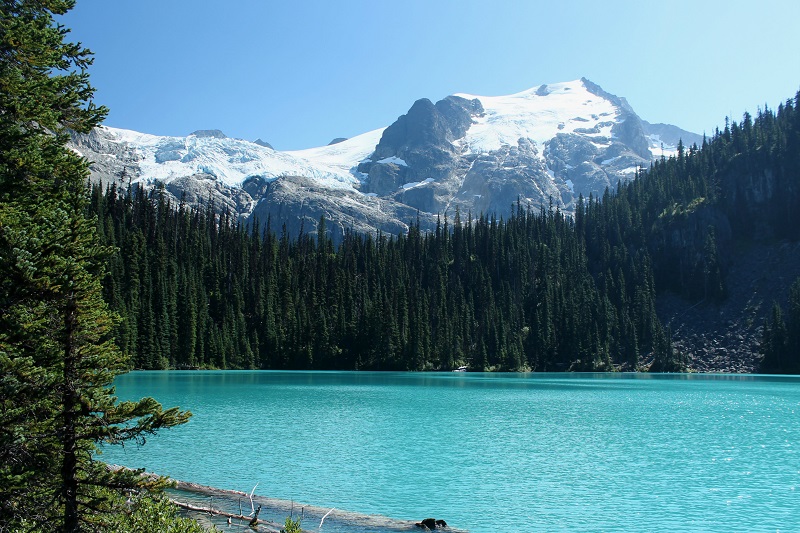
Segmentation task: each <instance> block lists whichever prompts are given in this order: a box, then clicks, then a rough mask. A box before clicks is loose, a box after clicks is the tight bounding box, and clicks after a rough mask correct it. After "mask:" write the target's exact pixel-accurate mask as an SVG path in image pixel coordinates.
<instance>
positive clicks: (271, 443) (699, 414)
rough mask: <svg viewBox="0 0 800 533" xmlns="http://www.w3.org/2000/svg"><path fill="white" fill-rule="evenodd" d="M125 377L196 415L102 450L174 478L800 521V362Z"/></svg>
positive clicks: (761, 523) (453, 519) (670, 517)
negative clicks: (694, 369)
mask: <svg viewBox="0 0 800 533" xmlns="http://www.w3.org/2000/svg"><path fill="white" fill-rule="evenodd" d="M116 385H117V393H118V395H119V397H120V399H129V398H139V397H141V396H143V395H151V396H154V397H155V398H156V399H158V400H159V401H160V402H162V403H163V404H164V405H165V406H174V405H179V406H180V407H181V408H184V409H189V410H191V411H192V412H193V413H194V417H193V418H192V420H191V422H189V423H188V424H186V425H185V426H182V427H179V428H173V429H171V430H168V431H164V432H162V433H160V434H159V435H157V436H155V437H152V438H150V439H149V440H148V442H147V444H146V445H145V446H144V447H142V448H138V449H137V448H136V447H135V446H130V445H129V446H127V447H125V448H124V449H120V448H117V447H113V448H106V450H105V452H104V454H103V456H102V459H103V460H105V461H107V462H110V463H118V464H123V465H126V466H131V467H145V468H146V469H147V470H149V471H153V472H157V473H160V474H165V475H169V476H170V477H173V478H175V479H181V480H186V481H193V482H196V483H201V484H206V485H212V486H216V487H221V488H228V489H236V490H241V491H245V492H250V490H251V489H252V488H253V486H254V485H255V484H256V483H258V488H257V491H256V492H257V493H259V494H264V495H268V496H272V497H275V498H282V499H286V500H293V501H295V502H302V503H305V504H314V505H318V506H321V507H326V508H330V507H336V509H342V510H350V511H358V512H363V513H370V514H372V513H374V514H380V515H385V516H389V517H394V518H399V519H409V520H421V519H423V518H426V517H435V518H442V519H445V520H446V521H447V522H448V523H449V524H450V525H452V526H455V527H457V528H461V529H467V530H469V531H473V532H481V531H504V532H509V531H521V532H526V531H670V530H671V531H694V532H701V531H719V532H722V531H771V532H775V531H781V532H784V531H800V513H798V510H800V455H798V449H799V448H800V377H776V376H714V375H712V376H704V375H679V376H664V375H655V376H650V375H639V374H621V375H618V374H472V373H434V374H430V373H367V372H362V373H355V372H258V371H253V372H250V371H241V372H239V371H226V372H192V371H186V372H134V373H130V374H127V375H124V376H120V377H119V378H118V380H117V383H116ZM334 515H335V513H334ZM332 516H333V515H332ZM328 524H329V522H328V521H326V522H325V526H326V529H324V531H328V529H327V527H328ZM304 525H305V524H304ZM316 525H317V524H313V526H314V527H313V529H316ZM345 530H346V528H345Z"/></svg>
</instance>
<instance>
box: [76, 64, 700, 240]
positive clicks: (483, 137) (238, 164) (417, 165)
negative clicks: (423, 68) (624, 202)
mask: <svg viewBox="0 0 800 533" xmlns="http://www.w3.org/2000/svg"><path fill="white" fill-rule="evenodd" d="M681 132H682V130H679V129H678V128H675V127H671V126H667V125H650V124H648V123H646V122H644V121H642V120H641V119H640V118H639V117H638V116H637V115H636V113H635V112H634V111H633V110H632V109H631V108H630V106H629V105H628V104H627V102H626V101H625V100H624V99H623V98H618V97H616V96H614V95H611V94H608V93H606V92H605V91H603V90H602V89H601V88H600V87H599V86H597V85H596V84H593V83H592V82H590V81H588V80H586V79H582V80H577V81H573V82H567V83H560V84H553V85H541V86H539V87H536V88H534V89H530V90H528V91H523V92H521V93H517V94H514V95H510V96H500V97H483V96H472V95H454V96H448V97H447V98H444V99H443V100H440V101H438V102H436V103H433V102H431V101H430V100H427V99H421V100H418V101H416V102H415V103H414V104H413V105H412V106H411V108H410V109H409V111H408V113H406V114H405V115H402V116H401V117H399V118H398V119H397V120H396V121H395V122H394V123H393V124H391V125H390V126H388V127H387V128H385V129H383V130H376V131H374V132H369V133H366V134H363V135H359V136H357V137H353V138H351V139H336V141H337V142H334V143H331V144H330V145H328V146H324V147H319V148H313V149H309V150H300V151H295V152H279V151H276V150H273V149H272V148H271V147H270V146H269V145H268V144H267V143H264V142H263V141H260V140H259V141H256V142H253V143H251V142H248V141H243V140H240V139H230V138H228V137H226V136H225V135H224V134H223V133H222V132H220V131H218V130H199V131H196V132H194V133H193V134H191V135H189V136H187V137H158V136H153V135H146V134H140V133H136V132H130V131H125V130H116V129H113V128H98V129H96V130H95V131H93V132H92V133H90V134H89V135H77V134H76V135H75V136H74V137H73V141H72V147H73V149H75V150H76V151H77V152H79V153H81V154H83V155H85V156H86V157H87V158H89V159H90V161H92V166H91V170H92V179H93V180H95V181H99V182H103V183H115V184H117V185H121V186H123V187H127V186H128V185H132V184H135V183H139V184H141V185H143V186H145V187H152V186H156V185H158V184H163V185H164V187H165V189H166V191H167V192H168V193H169V194H171V195H173V196H174V197H175V199H176V201H177V199H178V198H183V199H184V201H186V202H187V203H188V204H190V205H202V204H204V203H206V202H208V201H213V202H214V205H215V206H216V207H217V208H219V209H226V210H228V211H229V212H231V213H233V214H235V215H237V216H238V217H241V218H243V219H250V220H255V219H257V220H259V221H260V223H262V224H263V223H266V220H267V219H268V218H269V219H270V222H271V223H272V225H273V228H274V229H276V230H278V231H279V230H280V226H282V225H283V224H286V227H287V230H288V231H290V232H291V233H296V232H299V231H300V228H301V227H302V228H303V231H315V228H316V224H317V222H318V220H319V218H320V217H321V216H323V215H324V216H325V217H326V219H327V220H328V221H329V223H328V225H327V226H328V228H329V229H330V230H331V231H332V233H333V236H334V237H335V238H336V237H339V236H341V235H342V234H343V232H344V231H346V230H348V229H352V230H353V231H365V232H374V231H376V230H382V231H384V232H388V233H398V232H403V231H405V230H406V229H407V227H408V224H409V223H410V222H412V221H415V220H417V219H419V220H420V223H421V225H422V226H423V227H431V226H432V225H433V224H435V220H436V217H437V216H438V215H447V216H452V215H453V214H454V212H455V210H456V209H459V210H460V211H461V213H463V215H462V217H463V216H466V214H467V213H468V212H471V213H472V214H473V215H474V216H477V215H478V214H480V213H486V214H489V213H494V214H497V215H499V216H505V215H507V214H508V213H509V210H510V208H511V205H512V204H515V203H516V202H517V201H519V202H521V203H522V204H523V205H524V206H527V207H531V208H533V209H538V208H539V206H542V205H545V206H547V205H553V206H557V207H559V208H560V209H562V210H563V211H566V212H570V211H571V210H572V209H573V208H574V205H575V202H576V200H577V198H578V195H580V194H582V195H584V196H588V195H589V194H594V195H601V194H602V193H603V191H604V190H605V189H606V187H612V188H613V187H615V186H616V184H617V182H618V181H620V180H622V181H624V180H628V179H631V178H632V177H633V176H634V175H635V172H636V170H637V169H638V168H639V167H642V166H644V167H647V166H649V164H650V161H651V160H652V158H653V157H660V156H661V155H662V153H664V152H665V151H666V154H665V155H669V154H670V153H671V152H670V151H671V150H674V148H675V147H674V145H672V144H670V141H671V140H672V139H673V138H675V137H676V136H679V135H680V133H681ZM683 133H684V134H685V135H684V144H687V145H688V144H690V143H691V142H695V141H696V139H697V136H694V134H690V133H688V132H683ZM687 139H688V142H687Z"/></svg>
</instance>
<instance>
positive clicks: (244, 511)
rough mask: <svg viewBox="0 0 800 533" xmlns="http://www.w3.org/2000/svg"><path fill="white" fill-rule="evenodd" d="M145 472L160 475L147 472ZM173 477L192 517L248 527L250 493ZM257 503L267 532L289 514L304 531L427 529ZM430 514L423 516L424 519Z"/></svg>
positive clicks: (177, 499)
mask: <svg viewBox="0 0 800 533" xmlns="http://www.w3.org/2000/svg"><path fill="white" fill-rule="evenodd" d="M145 475H149V476H157V477H163V476H158V474H153V473H147V474H145ZM168 479H170V481H172V482H173V483H174V486H173V487H171V488H168V489H166V491H165V492H166V494H167V495H168V497H169V498H170V500H171V501H172V502H173V503H175V504H176V505H178V506H179V507H181V508H182V509H183V510H184V512H186V513H187V514H188V515H189V516H191V517H192V518H194V519H196V520H198V521H199V522H200V523H201V524H204V525H211V524H213V525H216V526H217V527H218V528H220V529H223V530H225V528H226V526H227V525H228V522H227V519H228V517H231V521H232V522H231V524H232V525H233V524H236V525H239V526H242V527H244V528H245V529H246V530H248V531H252V530H251V529H250V528H249V527H248V525H247V524H248V522H246V521H245V520H249V519H250V518H249V517H248V516H247V515H248V514H250V513H251V504H250V494H249V493H245V492H242V491H239V490H233V489H221V488H218V487H211V486H208V485H202V484H199V483H192V482H188V481H181V480H176V479H171V478H168ZM252 502H253V506H255V507H258V506H261V513H260V514H259V524H258V531H262V532H265V533H278V532H279V531H280V529H281V528H282V527H284V521H285V519H286V517H288V516H294V517H295V518H297V517H301V519H302V522H303V525H305V527H303V531H304V532H305V531H309V532H311V531H314V532H319V531H326V532H330V533H343V532H348V533H349V532H353V533H360V532H370V531H373V532H374V531H384V532H395V531H397V532H402V531H423V530H422V529H420V528H419V527H418V526H416V523H417V521H414V520H401V519H396V518H390V517H387V516H383V515H375V514H363V513H358V512H354V511H348V510H343V509H338V508H329V507H320V506H316V505H309V504H304V503H299V502H294V501H291V500H282V499H278V498H271V497H268V496H262V495H259V494H255V493H254V494H253V497H252ZM425 518H428V517H420V518H419V519H418V521H421V520H423V519H425ZM444 531H451V532H453V533H467V530H464V529H458V528H455V527H452V526H449V525H448V527H447V528H445V529H444Z"/></svg>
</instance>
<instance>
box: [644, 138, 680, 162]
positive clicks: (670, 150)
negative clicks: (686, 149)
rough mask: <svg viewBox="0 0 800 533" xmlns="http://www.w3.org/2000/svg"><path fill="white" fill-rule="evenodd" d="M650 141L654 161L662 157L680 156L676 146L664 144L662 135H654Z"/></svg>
mask: <svg viewBox="0 0 800 533" xmlns="http://www.w3.org/2000/svg"><path fill="white" fill-rule="evenodd" d="M648 140H649V141H650V153H651V154H653V159H659V158H660V157H661V156H662V155H663V156H664V157H667V158H669V157H672V156H677V155H678V147H677V146H675V145H674V144H670V143H665V142H663V141H662V140H661V136H660V135H657V134H652V135H650V136H649V137H648Z"/></svg>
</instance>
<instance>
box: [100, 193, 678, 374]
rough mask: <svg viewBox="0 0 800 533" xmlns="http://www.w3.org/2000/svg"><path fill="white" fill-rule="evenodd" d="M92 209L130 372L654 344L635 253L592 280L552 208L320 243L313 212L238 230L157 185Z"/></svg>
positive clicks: (613, 359)
mask: <svg viewBox="0 0 800 533" xmlns="http://www.w3.org/2000/svg"><path fill="white" fill-rule="evenodd" d="M92 207H93V210H94V212H95V213H98V214H99V216H98V229H99V233H100V234H101V235H103V236H105V242H106V243H107V244H110V245H114V246H116V247H117V248H118V250H119V252H118V253H117V254H115V255H114V256H113V257H111V259H110V267H109V273H108V275H107V277H106V279H105V281H104V286H105V291H106V298H107V301H108V302H109V303H110V304H111V306H112V308H113V309H115V310H116V311H117V313H118V314H119V315H120V316H121V317H122V320H121V322H120V324H119V326H118V333H117V340H118V343H119V345H120V346H121V347H122V349H123V350H124V351H125V352H126V353H128V354H129V355H130V356H131V360H132V361H133V364H134V366H135V367H137V368H184V367H215V368H269V369H286V368H292V369H310V368H315V369H376V370H432V369H448V370H449V369H452V368H455V367H458V366H460V365H468V366H469V367H470V368H471V369H477V370H482V369H494V370H517V369H525V368H529V369H536V370H567V369H570V368H573V369H576V368H580V369H611V368H612V365H623V366H624V367H626V368H630V369H635V368H638V367H640V366H641V362H642V357H643V356H645V355H647V354H650V353H651V352H652V351H653V348H654V347H657V346H662V347H663V345H664V339H665V337H664V333H663V331H662V329H661V326H660V324H659V322H658V320H657V318H656V315H655V305H654V303H655V288H654V284H653V279H652V269H651V267H650V264H649V258H648V256H647V254H646V252H641V253H637V254H633V255H627V256H626V257H625V260H624V261H622V262H620V263H619V264H615V265H614V268H613V272H612V273H611V274H606V272H605V270H604V271H603V272H601V273H600V275H599V276H598V277H597V279H595V277H593V276H592V274H591V271H592V265H590V264H589V262H588V261H589V259H588V255H587V253H586V249H585V243H584V240H583V239H582V238H581V235H580V233H578V232H576V231H575V224H574V222H573V221H572V220H571V219H570V218H568V217H566V216H564V215H563V214H561V213H559V212H557V211H556V212H545V211H542V212H538V213H531V212H528V211H525V210H523V209H521V208H520V207H519V206H517V208H516V210H515V212H514V213H513V214H512V216H510V217H509V219H508V220H507V221H503V220H498V219H495V218H487V217H485V216H484V217H479V218H478V219H477V220H474V221H473V222H472V223H471V224H467V223H464V222H462V220H461V218H460V214H459V213H456V215H455V217H454V219H453V220H452V221H448V220H447V219H444V220H442V221H441V223H440V224H439V226H438V227H437V229H436V231H434V232H430V233H423V232H421V231H420V229H419V226H418V224H414V225H412V227H411V230H410V231H409V233H408V234H407V235H401V236H386V235H380V234H379V235H377V236H374V237H373V236H371V235H356V234H347V235H345V237H344V239H343V240H342V242H341V243H339V244H338V245H337V246H334V244H333V242H332V241H331V240H330V239H328V238H327V237H326V234H325V231H324V226H325V221H324V219H323V220H321V221H320V227H319V231H318V235H320V237H319V238H312V237H311V236H309V235H300V236H299V237H290V236H289V235H287V233H286V231H285V230H284V231H282V232H281V233H280V234H279V235H278V234H276V233H275V232H273V231H272V228H271V227H270V225H269V223H267V225H266V230H265V231H264V232H263V233H258V232H256V233H253V232H251V231H250V230H249V229H248V228H247V227H245V226H244V225H242V224H238V223H237V224H234V223H233V222H232V221H231V220H230V219H229V218H228V216H227V215H224V214H223V215H222V216H216V215H215V214H214V211H213V208H211V207H209V209H208V210H206V211H205V212H197V211H191V210H189V209H186V208H185V207H184V206H183V205H179V206H173V205H170V203H169V202H168V201H167V200H166V199H165V197H164V195H163V194H161V193H160V192H159V191H158V190H157V189H156V190H152V191H150V192H144V191H142V190H141V189H138V188H133V189H131V190H129V191H126V193H125V194H120V191H118V190H117V189H115V188H113V187H112V188H110V189H108V190H106V191H102V190H101V189H99V188H95V189H94V190H93V193H92ZM590 212H591V210H590ZM609 268H610V267H609ZM659 342H661V344H660V345H659V344H658V343H659Z"/></svg>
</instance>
